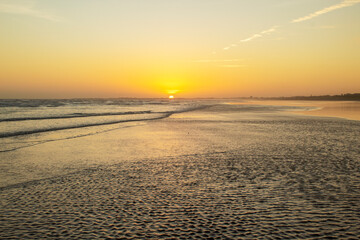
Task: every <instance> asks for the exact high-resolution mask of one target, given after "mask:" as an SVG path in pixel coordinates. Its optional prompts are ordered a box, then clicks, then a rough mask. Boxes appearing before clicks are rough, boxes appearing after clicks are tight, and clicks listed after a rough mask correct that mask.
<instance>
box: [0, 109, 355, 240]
mask: <svg viewBox="0 0 360 240" xmlns="http://www.w3.org/2000/svg"><path fill="white" fill-rule="evenodd" d="M359 132H360V122H359V121H350V120H344V119H338V118H320V117H311V116H303V115H290V114H285V113H282V112H278V111H270V110H266V108H264V109H259V108H256V109H252V108H246V109H243V108H241V106H237V105H219V106H214V107H210V108H208V109H203V110H198V111H194V112H188V113H182V114H177V115H173V116H172V117H170V118H167V119H162V120H157V121H152V122H147V123H146V124H144V125H140V126H136V127H132V128H126V129H119V130H115V131H111V132H107V133H102V134H98V135H94V136H88V137H83V138H77V139H71V140H65V141H58V142H49V143H45V144H42V145H37V146H34V147H29V148H24V149H20V150H17V151H13V152H8V153H2V155H1V157H3V158H4V159H5V158H6V159H12V160H13V164H14V165H13V166H14V175H18V174H20V173H21V174H23V176H22V177H18V178H17V180H16V181H13V183H12V184H3V185H6V186H4V187H2V188H1V189H0V195H1V208H0V209H1V210H0V211H1V225H0V238H1V239H6V238H10V239H13V238H18V239H44V238H53V239H60V238H64V239H94V238H109V239H111V238H113V239H242V238H244V239H324V238H326V239H356V238H358V237H359V236H360V225H359V223H360V138H359ZM31 166H33V167H31ZM3 167H4V165H3ZM5 167H8V166H7V165H5ZM24 169H25V170H24ZM21 179H27V180H26V181H22V180H21Z"/></svg>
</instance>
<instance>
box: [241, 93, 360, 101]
mask: <svg viewBox="0 0 360 240" xmlns="http://www.w3.org/2000/svg"><path fill="white" fill-rule="evenodd" d="M243 99H251V100H301V101H307V100H308V101H360V93H346V94H340V95H321V96H293V97H248V98H243Z"/></svg>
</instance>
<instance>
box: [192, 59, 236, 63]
mask: <svg viewBox="0 0 360 240" xmlns="http://www.w3.org/2000/svg"><path fill="white" fill-rule="evenodd" d="M240 61H243V59H201V60H194V61H192V62H197V63H225V62H240Z"/></svg>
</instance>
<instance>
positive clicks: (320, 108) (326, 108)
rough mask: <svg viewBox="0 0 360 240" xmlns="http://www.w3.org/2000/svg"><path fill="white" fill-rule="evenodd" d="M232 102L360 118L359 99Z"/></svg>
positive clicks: (314, 113)
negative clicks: (293, 108) (298, 108)
mask: <svg viewBox="0 0 360 240" xmlns="http://www.w3.org/2000/svg"><path fill="white" fill-rule="evenodd" d="M231 104H254V105H267V106H268V105H272V106H295V107H305V108H307V109H306V110H305V111H299V110H297V111H292V112H293V113H296V114H305V115H310V116H320V117H339V118H345V119H350V120H360V102H358V101H285V100H284V101H280V100H279V101H273V100H265V101H249V102H248V101H246V102H242V103H236V102H235V103H234V102H232V103H231Z"/></svg>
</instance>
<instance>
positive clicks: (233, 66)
mask: <svg viewBox="0 0 360 240" xmlns="http://www.w3.org/2000/svg"><path fill="white" fill-rule="evenodd" d="M220 67H223V68H244V67H247V65H238V64H227V65H220Z"/></svg>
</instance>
